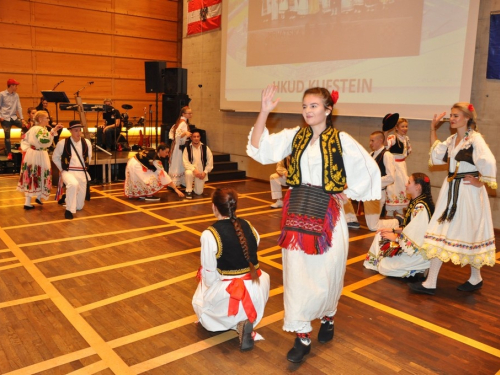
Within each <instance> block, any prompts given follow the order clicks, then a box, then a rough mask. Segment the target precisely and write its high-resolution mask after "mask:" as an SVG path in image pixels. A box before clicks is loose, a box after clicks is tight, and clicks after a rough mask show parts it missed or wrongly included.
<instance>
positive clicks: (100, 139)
mask: <svg viewBox="0 0 500 375" xmlns="http://www.w3.org/2000/svg"><path fill="white" fill-rule="evenodd" d="M102 119H103V122H102V123H100V124H99V125H98V126H97V145H98V146H100V147H103V148H104V144H105V146H106V149H107V150H108V151H111V150H115V149H116V139H117V138H118V136H119V135H120V130H121V122H120V111H118V110H117V109H115V108H113V102H112V100H111V99H104V111H103V112H102Z"/></svg>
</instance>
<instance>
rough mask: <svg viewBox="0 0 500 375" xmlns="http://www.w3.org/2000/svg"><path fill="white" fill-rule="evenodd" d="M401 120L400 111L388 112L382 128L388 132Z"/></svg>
mask: <svg viewBox="0 0 500 375" xmlns="http://www.w3.org/2000/svg"><path fill="white" fill-rule="evenodd" d="M398 120H399V113H388V114H386V115H385V117H384V119H383V120H382V130H383V131H385V132H387V131H389V130H391V129H393V128H394V127H395V126H396V124H397V123H398Z"/></svg>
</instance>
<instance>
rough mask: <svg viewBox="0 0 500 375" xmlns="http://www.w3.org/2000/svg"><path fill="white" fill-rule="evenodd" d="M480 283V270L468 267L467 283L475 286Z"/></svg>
mask: <svg viewBox="0 0 500 375" xmlns="http://www.w3.org/2000/svg"><path fill="white" fill-rule="evenodd" d="M481 281H483V278H482V277H481V270H480V269H479V268H476V267H472V266H470V279H469V283H471V284H472V285H477V284H479V283H480V282H481Z"/></svg>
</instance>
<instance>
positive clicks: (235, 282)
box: [222, 269, 262, 323]
mask: <svg viewBox="0 0 500 375" xmlns="http://www.w3.org/2000/svg"><path fill="white" fill-rule="evenodd" d="M257 274H258V275H259V277H260V275H261V274H262V271H261V270H260V269H259V270H257ZM251 279H252V275H250V274H249V273H247V274H246V275H244V276H242V277H238V278H235V279H223V280H222V281H229V280H230V281H231V283H230V284H229V285H228V287H227V288H226V291H227V292H228V293H229V296H230V299H229V308H228V310H227V316H232V315H236V314H238V311H239V309H240V301H241V303H242V305H243V309H244V310H245V313H246V314H247V318H248V320H249V321H250V323H253V322H255V319H257V311H255V307H254V305H253V302H252V298H250V293H248V290H247V288H246V287H245V282H244V280H251Z"/></svg>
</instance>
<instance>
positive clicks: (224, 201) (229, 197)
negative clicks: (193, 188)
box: [212, 188, 260, 283]
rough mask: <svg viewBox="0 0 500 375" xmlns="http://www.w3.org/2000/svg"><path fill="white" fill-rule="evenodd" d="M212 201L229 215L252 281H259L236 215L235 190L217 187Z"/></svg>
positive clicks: (220, 211)
mask: <svg viewBox="0 0 500 375" xmlns="http://www.w3.org/2000/svg"><path fill="white" fill-rule="evenodd" d="M212 203H213V204H214V205H215V207H216V208H217V211H219V213H220V214H221V215H222V216H227V217H229V220H231V223H232V224H233V227H234V230H235V232H236V236H237V237H238V240H239V241H240V245H241V249H242V250H243V256H244V257H245V259H246V260H247V262H248V265H249V267H250V275H251V276H252V282H256V283H259V281H260V280H259V275H258V274H257V270H256V269H255V266H254V265H253V263H252V262H251V261H250V254H249V252H248V243H247V239H246V237H245V233H243V229H242V228H241V225H240V222H239V220H238V217H237V216H236V208H237V204H238V193H237V192H236V190H234V189H231V188H219V189H216V190H215V192H214V194H213V196H212Z"/></svg>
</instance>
